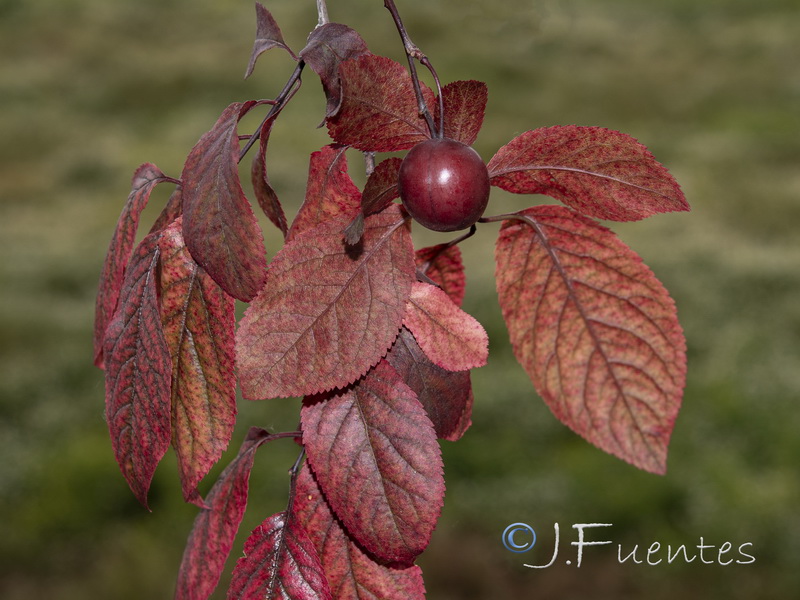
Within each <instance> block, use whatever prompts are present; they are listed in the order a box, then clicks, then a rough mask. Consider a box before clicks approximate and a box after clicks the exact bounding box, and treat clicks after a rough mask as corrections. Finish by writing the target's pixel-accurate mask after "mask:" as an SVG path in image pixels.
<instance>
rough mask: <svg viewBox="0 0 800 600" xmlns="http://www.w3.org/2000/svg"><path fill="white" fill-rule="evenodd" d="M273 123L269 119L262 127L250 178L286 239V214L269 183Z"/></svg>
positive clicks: (261, 204)
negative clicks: (268, 149)
mask: <svg viewBox="0 0 800 600" xmlns="http://www.w3.org/2000/svg"><path fill="white" fill-rule="evenodd" d="M273 123H274V120H273V119H269V120H267V121H266V122H265V123H264V126H263V127H262V128H261V136H260V137H259V142H260V144H259V148H258V150H257V151H256V155H255V157H254V158H253V165H252V167H251V169H250V179H251V180H252V182H253V192H254V193H255V195H256V200H257V201H258V205H259V206H260V207H261V210H263V211H264V214H265V215H267V218H268V219H269V220H270V221H271V222H272V224H273V225H275V227H277V228H278V229H280V230H281V233H283V237H284V239H286V235H287V234H288V233H289V226H288V224H287V222H286V215H285V214H284V212H283V207H282V206H281V203H280V201H279V200H278V195H277V194H276V193H275V190H274V189H272V186H271V185H270V183H269V176H268V175H267V143H268V141H269V134H270V131H271V130H272V124H273Z"/></svg>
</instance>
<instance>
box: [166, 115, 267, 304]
mask: <svg viewBox="0 0 800 600" xmlns="http://www.w3.org/2000/svg"><path fill="white" fill-rule="evenodd" d="M254 104H255V103H254V102H247V103H244V104H243V103H240V102H235V103H233V104H231V105H230V106H228V108H226V109H225V111H224V112H223V113H222V115H221V116H220V118H219V120H218V121H217V123H216V124H215V125H214V127H213V128H212V129H211V130H210V131H209V132H208V133H206V134H205V135H203V137H201V138H200V141H199V142H197V144H196V145H195V147H194V148H192V151H191V152H190V153H189V156H188V157H187V159H186V163H185V165H184V167H183V175H182V176H181V179H182V181H183V237H184V239H185V240H186V245H187V246H188V248H189V252H191V254H192V258H194V260H195V261H197V263H198V264H199V265H200V266H201V267H203V269H205V271H206V272H207V273H208V274H209V275H211V277H213V278H214V281H216V282H217V283H218V284H219V285H220V286H221V287H222V289H223V290H225V292H227V293H228V294H229V295H231V296H233V297H234V298H238V299H239V300H243V301H245V302H249V301H250V300H252V299H253V297H254V296H255V295H256V294H257V293H258V291H259V290H260V289H261V287H262V286H263V284H264V276H265V272H266V269H267V261H266V258H265V250H264V239H263V237H262V235H261V229H259V227H258V222H257V221H256V218H255V215H254V214H253V209H252V208H251V207H250V203H249V202H248V201H247V198H246V197H245V195H244V191H243V190H242V184H241V182H240V181H239V167H238V160H239V136H238V134H237V133H236V125H237V123H238V121H239V119H240V118H241V116H242V115H243V114H244V113H245V112H247V111H248V110H249V109H250V108H252V106H254Z"/></svg>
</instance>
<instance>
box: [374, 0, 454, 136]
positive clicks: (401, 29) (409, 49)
mask: <svg viewBox="0 0 800 600" xmlns="http://www.w3.org/2000/svg"><path fill="white" fill-rule="evenodd" d="M383 5H384V6H385V7H386V8H387V9H388V11H389V12H390V13H391V15H392V19H393V20H394V24H395V26H397V31H398V33H399V34H400V39H401V40H402V41H403V49H404V50H405V52H406V57H407V58H408V68H409V70H410V71H411V81H413V83H414V94H415V95H416V96H417V106H418V108H419V114H420V115H421V116H422V117H423V118H424V119H425V122H426V123H427V124H428V130H429V131H430V133H431V136H433V137H435V138H440V137H442V131H443V130H444V100H443V99H442V84H441V82H440V81H439V75H438V74H437V73H436V70H435V69H434V68H433V65H432V64H431V61H430V60H428V57H427V56H425V55H424V54H423V53H422V52H421V51H420V49H419V47H417V45H416V44H415V43H414V42H412V41H411V38H410V37H409V35H408V32H407V31H406V28H405V25H403V20H402V19H401V18H400V13H399V12H398V11H397V6H395V3H394V0H384V2H383ZM415 59H416V60H418V61H419V62H420V64H421V65H423V66H424V67H425V68H426V69H428V71H430V73H431V75H432V76H433V80H434V82H435V83H436V93H437V94H438V97H439V125H438V127H437V126H436V124H434V122H433V116H432V115H431V112H430V110H429V109H428V105H427V104H426V103H425V98H423V97H422V88H421V87H420V85H419V75H417V67H416V65H415V63H414V60H415Z"/></svg>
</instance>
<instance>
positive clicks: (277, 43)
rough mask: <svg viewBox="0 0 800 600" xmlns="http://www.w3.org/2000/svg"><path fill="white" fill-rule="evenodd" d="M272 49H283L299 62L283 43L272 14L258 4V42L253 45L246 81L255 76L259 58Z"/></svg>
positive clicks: (279, 29)
mask: <svg viewBox="0 0 800 600" xmlns="http://www.w3.org/2000/svg"><path fill="white" fill-rule="evenodd" d="M272 48H283V49H284V50H286V51H287V52H288V53H289V54H291V55H292V58H294V59H295V60H297V57H296V56H295V55H294V52H292V50H291V48H289V46H287V45H286V42H285V41H283V34H282V33H281V28H280V27H278V24H277V23H276V22H275V19H274V18H272V14H271V13H270V12H269V11H268V10H267V9H266V8H264V6H263V5H262V4H261V3H259V2H256V41H255V42H254V43H253V52H252V53H251V55H250V62H249V63H248V64H247V71H245V74H244V78H245V79H247V78H248V77H250V75H252V74H253V69H254V68H255V66H256V60H257V59H258V57H259V56H261V55H262V54H263V53H264V52H266V51H267V50H270V49H272Z"/></svg>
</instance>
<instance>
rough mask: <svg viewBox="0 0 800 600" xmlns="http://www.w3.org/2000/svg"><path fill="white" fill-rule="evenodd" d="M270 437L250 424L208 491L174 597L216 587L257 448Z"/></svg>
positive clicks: (191, 599) (194, 598)
mask: <svg viewBox="0 0 800 600" xmlns="http://www.w3.org/2000/svg"><path fill="white" fill-rule="evenodd" d="M268 439H269V434H268V433H267V432H266V431H264V430H263V429H259V428H258V427H253V428H251V429H250V432H249V433H248V434H247V438H246V439H245V440H244V442H243V443H242V446H241V448H240V449H239V454H238V455H237V456H236V458H235V459H233V460H232V461H231V462H230V464H228V466H227V467H225V470H224V471H222V473H221V474H220V476H219V479H217V482H216V483H215V484H214V487H212V488H211V491H210V492H209V493H208V496H207V497H206V505H207V506H208V508H206V509H203V510H201V511H200V513H199V514H198V515H197V517H196V518H195V520H194V525H193V527H192V532H191V533H190V534H189V540H188V541H187V542H186V549H185V550H184V551H183V559H182V560H181V568H180V571H179V572H178V582H177V585H176V587H175V600H206V599H207V598H208V597H209V596H211V594H212V592H213V591H214V588H216V587H217V583H219V578H220V576H221V575H222V570H223V569H224V568H225V561H226V560H227V559H228V555H229V554H230V551H231V547H232V546H233V540H234V538H235V537H236V532H237V531H238V530H239V525H240V524H241V522H242V517H243V516H244V510H245V508H246V506H247V488H248V483H249V479H250V470H251V469H252V468H253V459H254V458H255V453H256V450H257V449H258V447H259V446H260V445H261V444H263V443H264V442H266V441H267V440H268Z"/></svg>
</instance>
